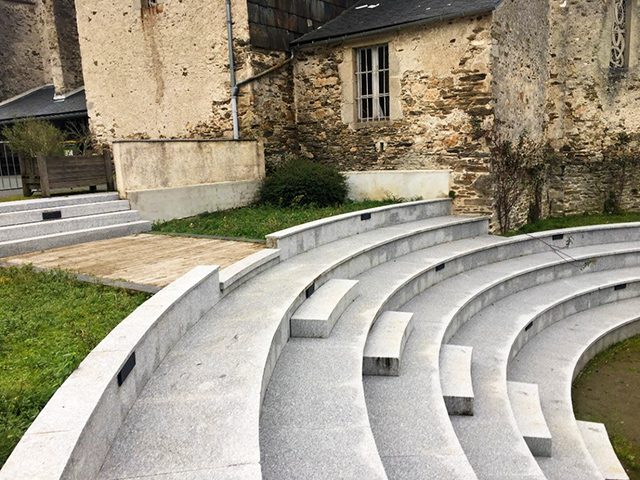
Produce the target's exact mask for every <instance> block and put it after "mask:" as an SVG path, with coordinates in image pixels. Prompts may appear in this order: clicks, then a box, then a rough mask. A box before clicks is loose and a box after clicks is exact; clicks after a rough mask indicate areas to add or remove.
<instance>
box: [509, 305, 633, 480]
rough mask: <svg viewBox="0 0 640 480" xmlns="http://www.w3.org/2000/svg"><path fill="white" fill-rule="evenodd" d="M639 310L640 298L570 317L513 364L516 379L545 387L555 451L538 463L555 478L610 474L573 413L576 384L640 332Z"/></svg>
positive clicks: (528, 346) (528, 347)
mask: <svg viewBox="0 0 640 480" xmlns="http://www.w3.org/2000/svg"><path fill="white" fill-rule="evenodd" d="M639 311H640V298H637V297H636V298H630V299H627V300H620V301H618V302H615V303H609V304H606V305H601V306H597V307H593V308H590V309H588V310H585V311H582V312H579V313H576V314H574V315H570V316H568V317H566V318H565V319H564V320H562V321H560V322H557V323H555V324H553V325H551V326H549V327H548V328H546V329H544V330H543V331H542V332H540V333H539V334H538V335H536V336H535V337H534V338H533V339H531V340H530V341H529V342H528V343H527V344H526V345H524V347H523V348H522V349H521V350H520V352H519V353H518V354H517V356H516V357H515V359H514V360H513V361H512V362H511V364H510V365H509V370H508V378H509V379H510V380H516V381H524V382H536V383H538V384H539V387H540V401H541V405H542V409H543V411H544V414H545V418H546V419H547V422H548V426H549V429H550V431H551V434H552V435H553V439H554V452H553V456H552V457H551V458H538V459H537V461H538V464H539V465H540V467H541V468H542V470H543V472H544V473H545V475H546V477H547V478H549V479H550V480H564V479H566V478H594V479H596V478H599V479H602V478H605V477H608V476H609V475H610V474H608V473H607V472H606V470H603V469H601V468H599V466H598V464H597V463H596V462H595V461H594V459H593V456H592V454H591V452H590V451H589V449H588V448H587V446H586V444H585V441H584V440H585V439H584V437H583V436H582V433H581V431H580V428H579V426H578V424H577V422H576V420H575V417H574V414H573V405H572V400H571V384H572V381H573V379H574V378H575V377H576V376H577V375H578V373H579V372H580V371H581V370H582V368H583V366H584V365H585V364H586V363H587V362H588V361H589V360H590V359H591V358H593V357H594V356H595V355H596V354H597V353H598V352H600V351H602V350H604V349H606V348H608V347H609V346H611V345H612V344H614V343H616V342H618V341H621V340H624V339H625V338H628V337H631V336H633V335H636V334H639V333H640V318H639V317H638V312H639ZM607 448H611V447H610V445H609V447H607ZM615 470H616V469H615V468H614V471H615Z"/></svg>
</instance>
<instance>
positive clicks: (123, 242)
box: [4, 233, 265, 287]
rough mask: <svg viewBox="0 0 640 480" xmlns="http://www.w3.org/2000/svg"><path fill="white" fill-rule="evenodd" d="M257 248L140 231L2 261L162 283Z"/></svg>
mask: <svg viewBox="0 0 640 480" xmlns="http://www.w3.org/2000/svg"><path fill="white" fill-rule="evenodd" d="M262 248H265V246H264V245H262V244H259V243H250V242H233V241H228V240H215V239H208V238H193V237H182V236H169V235H153V234H147V233H142V234H139V235H132V236H128V237H121V238H114V239H109V240H99V241H96V242H89V243H83V244H80V245H72V246H70V247H61V248H54V249H52V250H45V251H42V252H35V253H28V254H25V255H17V256H14V257H8V258H5V259H4V260H5V261H6V262H9V263H12V264H32V265H33V266H34V267H40V268H47V269H53V268H61V269H64V270H68V271H71V272H75V273H79V274H85V275H92V276H95V277H101V278H108V279H111V280H126V281H128V282H133V283H138V284H143V285H154V286H157V287H164V286H166V285H168V284H169V283H171V282H172V281H174V280H175V279H176V278H178V277H180V276H182V275H184V274H185V273H187V272H188V271H189V270H191V269H192V268H193V267H196V266H198V265H220V268H224V267H227V266H229V265H231V264H232V263H235V262H237V261H238V260H241V259H242V258H245V257H247V256H249V255H251V254H252V253H254V252H256V251H258V250H260V249H262Z"/></svg>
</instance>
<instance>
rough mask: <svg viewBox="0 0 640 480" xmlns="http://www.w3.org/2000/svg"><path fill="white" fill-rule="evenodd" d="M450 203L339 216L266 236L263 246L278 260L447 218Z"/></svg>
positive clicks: (398, 206)
mask: <svg viewBox="0 0 640 480" xmlns="http://www.w3.org/2000/svg"><path fill="white" fill-rule="evenodd" d="M450 213H451V200H449V199H441V200H422V201H417V202H407V203H398V204H395V205H386V206H383V207H377V208H371V209H368V210H360V211H357V212H350V213H343V214H342V215H335V216H333V217H327V218H322V219H320V220H315V221H313V222H309V223H305V224H302V225H297V226H295V227H291V228H287V229H285V230H280V231H278V232H275V233H271V234H269V235H267V247H269V248H277V249H279V250H280V261H284V260H286V259H288V258H291V257H295V256H296V255H299V254H301V253H303V252H306V251H308V250H311V249H313V248H317V247H319V246H321V245H325V244H327V243H330V242H334V241H336V240H339V239H341V238H346V237H350V236H353V235H357V234H359V233H363V232H368V231H370V230H375V229H376V228H382V227H387V226H389V225H397V224H399V223H405V222H413V221H416V220H423V219H425V218H432V217H439V216H441V215H450Z"/></svg>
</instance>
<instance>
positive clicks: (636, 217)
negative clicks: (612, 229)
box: [506, 212, 640, 236]
mask: <svg viewBox="0 0 640 480" xmlns="http://www.w3.org/2000/svg"><path fill="white" fill-rule="evenodd" d="M625 222H640V212H633V213H625V214H623V215H607V214H604V213H585V214H582V215H565V216H563V217H555V218H545V219H544V220H538V221H537V222H534V223H528V224H526V225H524V226H522V227H521V228H519V229H518V230H514V231H512V232H509V233H507V234H506V236H513V235H520V234H523V233H534V232H542V231H544V230H555V229H557V228H570V227H584V226H588V225H601V224H606V223H625Z"/></svg>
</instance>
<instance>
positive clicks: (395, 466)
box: [363, 231, 638, 478]
mask: <svg viewBox="0 0 640 480" xmlns="http://www.w3.org/2000/svg"><path fill="white" fill-rule="evenodd" d="M594 234H596V235H599V232H596V231H594ZM529 240H531V243H528V242H529ZM529 240H520V239H516V240H513V241H511V240H506V241H505V239H499V238H494V237H476V238H474V239H466V240H460V241H456V242H453V243H450V244H447V245H442V246H436V247H432V248H431V249H428V250H425V251H424V252H417V253H413V254H411V255H407V256H406V257H403V263H404V265H405V267H404V268H406V269H407V272H408V273H407V275H408V276H409V277H411V278H412V280H411V281H408V282H407V288H405V289H404V290H405V291H404V293H403V294H399V295H396V296H395V298H394V299H393V301H390V302H388V303H387V307H386V308H388V309H391V308H392V309H394V310H398V309H401V310H403V311H407V312H415V316H414V321H413V323H414V325H415V330H414V332H413V334H412V339H411V342H409V343H408V344H407V349H406V350H405V356H404V360H403V362H404V367H403V374H402V375H401V376H399V377H391V378H384V379H377V378H376V377H369V376H367V377H364V378H363V383H364V389H365V396H366V401H367V408H368V409H369V413H370V415H369V417H370V422H371V426H372V429H373V432H374V436H375V438H376V443H377V445H378V450H379V452H380V455H381V458H382V460H383V462H384V464H385V468H386V470H387V472H388V473H389V472H390V473H389V475H390V476H392V477H395V478H422V477H421V475H423V474H424V472H428V474H429V475H431V476H433V478H474V476H473V475H474V474H473V471H472V470H471V466H470V465H469V462H468V460H467V459H466V457H465V454H464V452H463V451H462V449H461V447H460V444H459V442H458V439H457V437H456V434H455V432H454V430H453V428H452V425H451V422H450V420H449V417H448V416H447V411H446V407H445V404H444V400H443V396H442V389H441V384H440V373H439V355H440V348H441V346H442V343H443V341H444V339H445V338H446V335H447V332H450V331H451V329H450V326H451V325H452V324H453V325H454V326H455V324H456V322H460V323H459V324H462V323H464V321H466V318H468V317H469V316H471V315H472V314H473V313H475V312H477V311H478V310H479V309H481V308H482V307H483V306H485V305H488V304H490V303H492V302H493V301H496V300H497V299H499V298H501V295H505V296H506V295H509V294H510V292H511V291H517V290H519V289H520V288H524V287H523V285H526V284H535V283H536V282H540V281H544V280H545V277H549V275H551V276H553V274H554V273H553V272H554V270H556V274H561V275H564V276H567V275H568V274H574V273H575V272H579V273H583V272H584V271H586V270H588V269H589V268H592V269H593V268H595V264H593V263H589V264H588V265H587V266H586V267H585V268H584V270H582V267H583V263H584V262H583V259H592V257H593V255H604V256H607V255H609V253H611V252H612V251H613V250H618V251H620V252H626V251H629V255H630V256H632V255H635V253H634V252H637V251H638V244H637V243H620V244H616V246H615V247H612V246H611V245H593V246H588V247H580V248H574V249H572V254H573V255H575V256H576V257H575V258H576V259H575V263H573V262H567V261H566V260H565V259H562V258H559V257H558V255H557V254H556V253H555V252H547V253H537V254H535V255H528V256H523V257H518V258H512V259H511V260H505V261H503V262H499V263H493V264H489V265H485V266H484V267H482V268H480V267H477V268H475V269H474V266H476V265H482V264H483V263H484V262H488V261H491V260H496V259H500V258H504V257H507V258H508V257H509V256H513V255H517V253H518V249H516V248H514V243H515V244H516V245H517V244H519V245H521V246H522V243H523V241H524V242H526V243H525V245H524V247H525V248H523V249H521V250H525V251H526V250H533V251H536V250H537V244H538V242H537V241H536V240H533V239H529ZM594 240H597V238H595V239H594ZM580 241H581V242H582V243H586V244H589V243H590V239H589V238H588V237H587V236H583V237H581V238H580ZM511 242H513V243H511ZM495 250H498V251H497V252H496V251H495ZM633 258H635V257H633ZM443 259H444V260H446V261H445V263H446V265H447V268H445V269H442V270H440V271H438V272H436V270H437V266H439V265H441V264H442V263H439V262H441V261H442V260H443ZM625 261H626V260H625V258H621V259H618V260H616V261H615V262H613V263H618V262H625ZM610 263H612V261H611V260H602V261H599V265H598V267H602V268H604V267H607V266H610V265H608V264H610ZM470 269H473V270H470ZM540 269H541V270H542V273H541V272H539V271H538V270H540ZM545 270H546V271H545ZM457 271H462V272H464V273H461V274H457V275H456V272H457ZM447 275H448V276H447ZM522 275H525V277H526V278H525V281H523V280H522V279H521V278H519V277H520V276H522ZM381 277H382V275H381ZM494 278H495V279H496V281H495V282H493V279H494ZM505 281H506V282H507V284H509V282H511V284H510V285H507V288H504V285H501V284H502V282H505ZM492 285H493V286H494V287H495V288H493V289H492V288H491V286H492ZM485 291H486V292H488V295H487V296H486V297H484V296H483V295H482V294H483V292H485ZM420 292H422V293H420ZM416 295H417V296H416ZM413 297H415V298H413ZM412 298H413V300H411V299H412ZM407 302H409V303H407ZM402 305H404V306H402ZM459 315H462V317H464V318H456V317H458V316H459ZM416 409H417V410H416ZM414 427H415V428H414ZM522 448H523V450H525V451H526V452H527V453H528V448H527V447H526V444H525V443H524V441H522ZM425 452H429V455H427V454H426V453H425ZM420 472H422V473H420Z"/></svg>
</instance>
